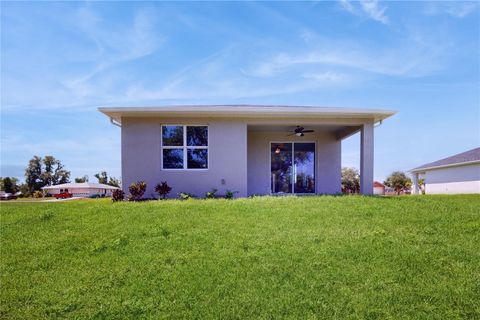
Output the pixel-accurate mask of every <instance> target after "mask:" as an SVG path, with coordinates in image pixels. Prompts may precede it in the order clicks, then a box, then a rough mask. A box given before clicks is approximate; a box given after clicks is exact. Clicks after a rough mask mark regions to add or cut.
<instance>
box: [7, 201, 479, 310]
mask: <svg viewBox="0 0 480 320" xmlns="http://www.w3.org/2000/svg"><path fill="white" fill-rule="evenodd" d="M0 205H1V221H0V222H1V223H0V232H1V233H0V235H1V247H0V250H1V260H0V272H1V293H0V297H1V299H0V318H5V319H32V318H35V319H38V318H68V319H83V318H89V319H90V318H94V319H125V318H131V319H139V318H151V319H161V318H179V319H180V318H183V319H184V318H196V319H208V318H217V319H247V318H249V319H278V318H290V319H299V318H300V319H329V318H333V319H358V318H365V319H399V318H400V319H480V196H478V195H471V196H467V195H463V196H410V197H408V196H405V197H387V198H374V197H356V196H352V197H327V196H322V197H264V198H254V199H239V200H233V201H228V200H188V201H183V202H182V201H173V200H172V201H157V202H155V201H152V202H142V203H111V202H110V201H109V200H107V199H100V200H81V201H67V202H59V203H18V202H17V203H1V204H0Z"/></svg>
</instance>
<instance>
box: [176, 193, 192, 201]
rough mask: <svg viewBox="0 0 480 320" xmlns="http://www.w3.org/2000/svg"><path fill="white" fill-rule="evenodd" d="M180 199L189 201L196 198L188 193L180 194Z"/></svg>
mask: <svg viewBox="0 0 480 320" xmlns="http://www.w3.org/2000/svg"><path fill="white" fill-rule="evenodd" d="M178 198H179V199H180V200H188V199H191V198H195V196H194V195H193V194H191V193H188V192H180V193H179V194H178Z"/></svg>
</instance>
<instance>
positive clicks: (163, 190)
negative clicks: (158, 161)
mask: <svg viewBox="0 0 480 320" xmlns="http://www.w3.org/2000/svg"><path fill="white" fill-rule="evenodd" d="M155 191H156V192H157V193H158V195H159V196H160V197H162V199H165V198H166V197H167V194H169V193H170V191H172V188H171V187H170V186H169V185H168V184H167V181H163V182H161V183H159V184H157V185H156V186H155Z"/></svg>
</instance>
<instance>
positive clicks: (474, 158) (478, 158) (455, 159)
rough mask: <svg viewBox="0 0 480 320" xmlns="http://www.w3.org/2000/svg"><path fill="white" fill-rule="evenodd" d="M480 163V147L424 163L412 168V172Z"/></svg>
mask: <svg viewBox="0 0 480 320" xmlns="http://www.w3.org/2000/svg"><path fill="white" fill-rule="evenodd" d="M477 162H478V163H480V147H479V148H475V149H472V150H469V151H465V152H462V153H459V154H456V155H454V156H451V157H448V158H445V159H441V160H438V161H434V162H430V163H427V164H424V165H422V166H420V167H417V168H415V169H412V170H410V171H411V172H418V171H425V170H430V169H437V168H443V167H453V166H459V165H466V164H474V163H477Z"/></svg>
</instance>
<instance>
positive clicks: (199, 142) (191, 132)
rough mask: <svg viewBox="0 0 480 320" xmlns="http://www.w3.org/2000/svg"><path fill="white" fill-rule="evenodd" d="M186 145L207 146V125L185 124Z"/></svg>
mask: <svg viewBox="0 0 480 320" xmlns="http://www.w3.org/2000/svg"><path fill="white" fill-rule="evenodd" d="M187 146H189V147H200V146H202V147H206V146H208V127H207V126H187Z"/></svg>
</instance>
